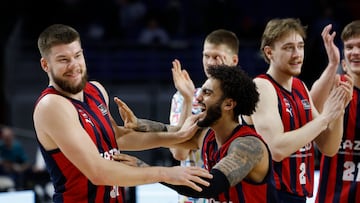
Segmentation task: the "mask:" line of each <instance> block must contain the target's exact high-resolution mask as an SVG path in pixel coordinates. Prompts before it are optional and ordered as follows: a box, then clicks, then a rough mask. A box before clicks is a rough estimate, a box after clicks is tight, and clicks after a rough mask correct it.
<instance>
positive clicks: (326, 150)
mask: <svg viewBox="0 0 360 203" xmlns="http://www.w3.org/2000/svg"><path fill="white" fill-rule="evenodd" d="M343 120H344V116H340V117H339V118H338V119H336V120H335V121H333V122H331V123H330V124H329V126H328V128H327V129H326V130H325V131H323V132H322V133H321V135H319V136H318V137H317V138H316V140H315V141H316V144H317V146H318V147H319V150H320V151H321V153H322V154H324V155H326V156H334V155H335V154H336V153H337V152H338V150H339V146H340V143H341V139H342V135H343V130H344V127H343Z"/></svg>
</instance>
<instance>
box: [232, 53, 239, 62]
mask: <svg viewBox="0 0 360 203" xmlns="http://www.w3.org/2000/svg"><path fill="white" fill-rule="evenodd" d="M232 62H233V63H234V64H238V63H239V56H238V55H237V54H234V55H233V57H232Z"/></svg>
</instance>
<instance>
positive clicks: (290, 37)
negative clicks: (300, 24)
mask: <svg viewBox="0 0 360 203" xmlns="http://www.w3.org/2000/svg"><path fill="white" fill-rule="evenodd" d="M299 43H304V39H303V38H302V37H301V35H300V34H299V33H297V32H289V33H287V34H284V35H283V36H281V37H280V38H279V39H278V40H277V41H276V42H275V45H280V46H282V45H285V44H299Z"/></svg>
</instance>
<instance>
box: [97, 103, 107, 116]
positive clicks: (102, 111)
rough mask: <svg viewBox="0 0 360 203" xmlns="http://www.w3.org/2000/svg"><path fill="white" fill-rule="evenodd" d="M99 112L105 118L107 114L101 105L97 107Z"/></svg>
mask: <svg viewBox="0 0 360 203" xmlns="http://www.w3.org/2000/svg"><path fill="white" fill-rule="evenodd" d="M98 108H99V110H100V111H101V113H102V115H103V116H105V115H106V114H107V109H106V107H105V106H104V105H103V104H100V105H99V106H98Z"/></svg>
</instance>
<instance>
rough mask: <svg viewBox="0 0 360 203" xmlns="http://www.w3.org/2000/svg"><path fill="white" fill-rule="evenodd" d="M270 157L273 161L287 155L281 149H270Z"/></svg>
mask: <svg viewBox="0 0 360 203" xmlns="http://www.w3.org/2000/svg"><path fill="white" fill-rule="evenodd" d="M271 157H272V160H273V161H276V162H280V161H282V160H283V159H285V158H286V157H287V156H285V155H284V153H283V152H282V151H281V150H271Z"/></svg>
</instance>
